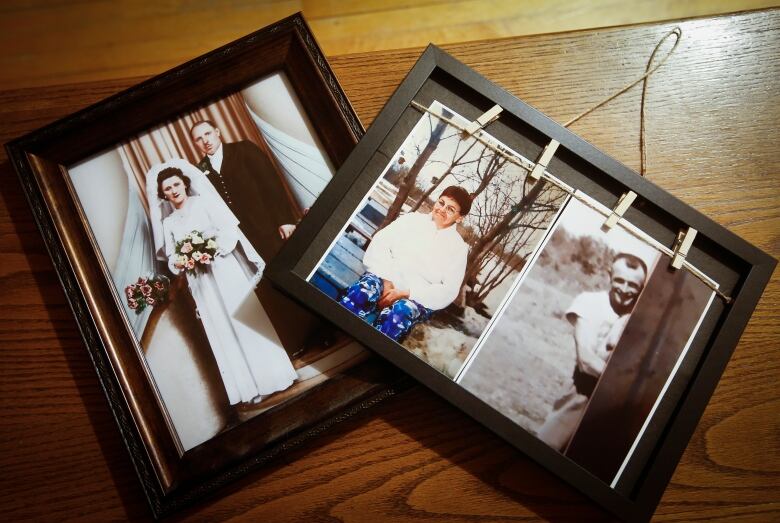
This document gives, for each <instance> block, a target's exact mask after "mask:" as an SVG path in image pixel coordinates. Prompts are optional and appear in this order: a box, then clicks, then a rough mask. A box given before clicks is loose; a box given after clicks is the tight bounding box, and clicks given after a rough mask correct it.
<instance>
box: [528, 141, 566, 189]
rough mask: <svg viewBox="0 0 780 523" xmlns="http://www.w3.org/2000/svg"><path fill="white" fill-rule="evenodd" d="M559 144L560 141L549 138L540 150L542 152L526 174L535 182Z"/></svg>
mask: <svg viewBox="0 0 780 523" xmlns="http://www.w3.org/2000/svg"><path fill="white" fill-rule="evenodd" d="M559 145H560V143H559V142H558V141H557V140H550V143H548V144H547V146H546V147H545V148H544V150H542V154H540V155H539V159H538V160H536V164H535V165H534V168H533V169H532V170H531V172H530V173H529V174H528V176H530V177H531V178H532V179H533V180H534V181H535V182H537V181H539V178H541V177H542V175H543V174H544V171H545V169H547V165H548V164H549V163H550V160H552V157H553V156H554V155H555V151H557V150H558V146H559Z"/></svg>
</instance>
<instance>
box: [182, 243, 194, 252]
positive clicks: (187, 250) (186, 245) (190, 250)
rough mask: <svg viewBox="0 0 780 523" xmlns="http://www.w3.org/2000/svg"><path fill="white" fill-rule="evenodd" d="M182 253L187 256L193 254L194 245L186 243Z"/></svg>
mask: <svg viewBox="0 0 780 523" xmlns="http://www.w3.org/2000/svg"><path fill="white" fill-rule="evenodd" d="M181 252H183V253H185V254H186V253H188V252H192V244H191V243H190V242H185V243H184V244H183V245H182V246H181Z"/></svg>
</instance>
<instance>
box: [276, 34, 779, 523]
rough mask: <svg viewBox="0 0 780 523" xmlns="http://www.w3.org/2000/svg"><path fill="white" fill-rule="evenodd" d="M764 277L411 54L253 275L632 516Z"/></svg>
mask: <svg viewBox="0 0 780 523" xmlns="http://www.w3.org/2000/svg"><path fill="white" fill-rule="evenodd" d="M550 143H554V144H557V145H558V148H557V151H556V152H555V153H554V155H552V158H551V160H550V161H549V163H546V162H545V164H544V165H543V166H542V167H543V168H542V171H543V175H541V176H537V175H536V173H537V171H538V169H537V163H538V164H541V158H543V157H544V156H545V155H544V154H543V151H544V150H545V149H546V148H547V147H548V144H550ZM628 193H632V194H633V195H634V196H635V197H636V200H635V201H634V202H633V204H632V205H630V206H629V207H628V209H627V210H623V211H620V216H619V217H616V218H615V219H613V218H611V216H612V215H613V213H614V212H615V211H614V209H616V208H617V202H618V201H619V200H622V198H623V195H627V194H628ZM691 230H695V231H697V233H698V234H697V235H696V236H695V240H694V242H693V244H692V246H690V245H689V247H690V249H689V250H688V251H687V253H686V252H684V251H683V248H682V247H681V245H682V244H684V243H686V242H685V241H682V240H683V239H684V236H685V235H691V236H689V237H693V234H696V233H691V232H690V231H691ZM686 231H687V232H686ZM678 258H679V259H684V261H682V262H680V263H678ZM673 259H674V265H679V267H677V268H675V266H673ZM775 264H776V262H775V260H774V259H772V258H771V257H770V256H768V255H767V254H765V253H763V252H761V251H760V250H759V249H757V248H755V247H754V246H752V245H750V244H748V243H747V242H745V241H744V240H742V239H740V238H738V237H737V236H735V235H733V234H732V233H730V232H729V231H727V230H725V229H724V228H723V227H721V226H719V225H718V224H716V223H715V222H713V221H712V220H710V219H708V218H707V217H705V216H703V215H702V214H700V213H699V212H697V211H696V210H694V209H692V208H690V207H689V206H687V205H685V204H684V203H682V202H680V201H679V200H677V199H675V198H674V197H673V196H671V195H670V194H668V193H666V192H664V191H663V190H662V189H660V188H659V187H657V186H655V185H653V184H652V183H651V182H649V181H647V180H645V179H644V178H642V177H641V176H639V175H637V174H636V173H634V172H633V171H631V170H630V169H628V168H627V167H625V166H623V165H621V164H619V163H618V162H616V161H615V160H613V159H611V158H609V157H608V156H607V155H605V154H604V153H602V152H600V151H598V150H597V149H595V148H594V147H593V146H591V145H590V144H588V143H587V142H585V141H584V140H582V139H581V138H579V137H577V136H576V135H574V134H573V133H572V132H570V131H568V130H567V129H565V128H564V127H562V126H560V125H559V124H557V123H555V122H553V121H552V120H550V119H549V118H547V117H546V116H545V115H543V114H542V113H540V112H539V111H537V110H535V109H533V108H532V107H530V106H529V105H527V104H525V103H523V102H522V101H521V100H518V99H517V98H515V97H513V96H512V95H510V94H509V93H507V92H506V91H504V90H502V89H501V88H500V87H498V86H496V85H494V84H492V83H491V82H490V81H488V80H487V79H485V78H483V77H481V76H480V75H479V74H477V73H476V72H474V71H473V70H471V69H470V68H468V67H467V66H465V65H463V64H461V63H460V62H458V61H457V60H455V59H454V58H452V57H451V56H449V55H448V54H446V53H445V52H443V51H441V50H439V49H438V48H436V47H435V46H429V47H428V49H427V50H426V51H425V52H424V53H423V54H422V56H421V57H420V59H419V60H418V62H417V63H416V65H415V66H414V68H413V69H412V70H411V71H410V73H409V74H408V76H407V77H406V79H405V80H404V81H403V82H402V83H401V85H400V86H399V87H398V89H397V90H396V92H395V94H394V95H393V96H392V98H391V99H390V100H389V101H388V103H387V104H386V105H385V107H384V108H383V109H382V111H381V113H380V114H379V115H378V117H377V118H376V120H375V121H374V123H373V124H372V126H371V128H370V129H369V130H368V132H367V133H366V135H365V136H364V137H363V139H362V140H361V141H360V143H359V144H358V146H357V147H356V148H355V150H354V151H353V153H352V154H351V155H350V156H349V157H348V158H347V160H346V161H345V162H344V165H343V166H342V167H341V168H340V169H339V170H338V172H337V174H336V176H335V178H334V181H333V183H331V184H330V185H329V186H328V187H327V188H326V189H325V190H324V191H323V194H322V196H321V197H320V199H319V200H317V202H316V203H315V204H314V206H313V207H312V208H311V210H310V211H309V212H308V214H307V215H306V217H305V218H304V219H303V220H302V221H301V223H300V224H299V227H298V230H297V232H296V235H295V236H294V237H293V238H291V240H290V241H289V242H287V243H286V244H285V245H284V246H283V247H282V249H281V251H280V252H279V254H278V255H277V256H276V257H275V258H274V260H273V261H272V262H271V264H270V265H269V267H268V269H267V271H266V274H267V276H268V277H269V278H270V279H271V281H272V282H273V283H275V284H277V285H278V286H279V288H281V289H283V290H284V291H285V292H287V293H288V294H289V295H290V296H292V297H293V298H296V299H298V300H299V301H301V302H302V303H305V304H307V305H308V306H309V308H310V309H311V310H312V311H316V312H317V313H319V314H321V315H322V316H323V317H324V318H326V319H328V320H330V321H332V322H333V323H334V324H335V325H336V326H338V327H340V328H341V329H343V330H344V331H345V332H347V333H349V334H351V335H352V336H354V337H355V339H357V340H358V341H360V342H362V343H363V344H364V345H365V346H366V347H368V348H370V349H372V350H373V351H375V352H377V353H378V354H380V355H381V356H382V357H384V358H385V359H387V360H389V361H390V362H392V363H393V364H395V365H397V366H398V367H399V368H401V369H403V370H404V371H406V372H407V373H409V374H410V375H411V376H412V377H414V378H415V379H416V380H418V381H419V382H420V383H422V384H423V385H425V386H427V387H429V388H430V389H431V390H432V391H434V392H436V393H437V394H439V395H441V396H442V397H444V398H445V399H446V400H448V401H450V402H451V403H452V404H453V405H455V406H456V407H458V408H460V409H462V410H463V411H464V412H465V413H467V414H469V415H470V416H472V417H473V418H474V419H476V420H477V421H479V422H481V423H482V424H483V425H485V426H486V427H488V428H489V429H491V430H493V431H494V432H496V433H497V434H498V435H500V436H501V437H503V438H504V439H506V440H507V441H508V442H509V443H511V444H512V445H514V446H515V447H516V448H518V449H519V450H521V451H523V452H525V453H526V454H527V455H528V456H530V457H531V458H532V459H534V460H535V461H537V462H538V463H540V464H541V465H542V466H544V467H546V468H547V469H549V470H551V471H552V472H554V473H555V474H556V475H558V476H559V477H560V478H561V479H563V480H564V481H566V482H567V483H569V484H571V485H573V486H574V487H576V488H578V489H579V490H581V491H582V492H584V493H585V494H587V495H588V496H590V497H591V498H592V499H593V500H594V501H596V502H597V503H599V504H600V505H602V506H604V507H605V508H607V509H608V510H610V511H611V512H612V513H613V514H615V515H617V516H618V517H620V518H622V519H625V520H628V521H645V520H649V519H650V517H651V516H652V514H653V511H654V509H655V507H656V505H657V504H658V501H659V500H660V497H661V495H662V493H663V491H664V489H665V487H666V485H667V483H668V482H669V479H670V478H671V475H672V472H673V471H674V467H675V466H676V463H677V462H678V460H679V459H680V456H681V455H682V452H683V451H684V449H685V446H686V444H687V442H688V440H689V439H690V437H691V434H692V433H693V430H694V428H695V426H696V423H697V421H698V419H699V418H700V417H701V414H702V412H703V410H704V407H705V406H706V403H707V401H708V399H709V398H710V396H711V395H712V392H713V390H714V388H715V386H716V384H717V382H718V379H719V378H720V375H721V374H722V372H723V369H724V367H725V365H726V362H727V361H728V359H729V356H730V354H731V352H732V351H733V350H734V347H735V345H736V343H737V341H738V338H739V335H740V333H741V332H742V330H743V329H744V327H745V325H746V323H747V321H748V319H749V317H750V314H751V313H752V311H753V309H754V308H755V306H756V303H757V301H758V299H759V297H760V295H761V292H762V291H763V289H764V287H765V285H766V283H767V281H768V280H769V277H770V275H771V273H772V270H773V269H774V267H775Z"/></svg>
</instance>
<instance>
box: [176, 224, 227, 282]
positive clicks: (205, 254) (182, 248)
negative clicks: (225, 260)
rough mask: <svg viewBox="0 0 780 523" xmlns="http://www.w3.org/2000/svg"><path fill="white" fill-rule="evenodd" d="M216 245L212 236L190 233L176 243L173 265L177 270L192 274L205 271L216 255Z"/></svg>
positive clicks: (197, 232)
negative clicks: (199, 270) (200, 270)
mask: <svg viewBox="0 0 780 523" xmlns="http://www.w3.org/2000/svg"><path fill="white" fill-rule="evenodd" d="M217 249H218V245H217V242H216V240H215V239H214V237H213V236H207V235H205V234H203V233H202V232H199V231H192V232H191V233H189V234H188V235H186V236H185V237H184V238H182V239H181V240H179V241H178V242H176V258H175V260H174V262H173V265H174V266H175V267H176V268H177V269H183V270H185V271H190V272H194V271H196V270H198V269H205V268H207V266H208V265H210V264H211V260H213V259H214V256H216V255H217Z"/></svg>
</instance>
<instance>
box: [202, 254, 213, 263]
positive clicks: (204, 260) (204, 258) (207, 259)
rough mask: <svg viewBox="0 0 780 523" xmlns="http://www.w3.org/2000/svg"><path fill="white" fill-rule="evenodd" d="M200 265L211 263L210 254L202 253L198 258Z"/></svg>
mask: <svg viewBox="0 0 780 523" xmlns="http://www.w3.org/2000/svg"><path fill="white" fill-rule="evenodd" d="M200 263H202V264H204V265H209V264H210V263H211V254H209V253H207V252H204V253H203V254H201V256H200Z"/></svg>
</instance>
